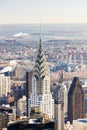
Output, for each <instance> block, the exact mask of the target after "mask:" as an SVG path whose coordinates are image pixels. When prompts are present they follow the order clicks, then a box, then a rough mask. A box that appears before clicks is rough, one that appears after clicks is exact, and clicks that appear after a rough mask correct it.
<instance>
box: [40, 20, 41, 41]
mask: <svg viewBox="0 0 87 130" xmlns="http://www.w3.org/2000/svg"><path fill="white" fill-rule="evenodd" d="M40 41H41V22H40Z"/></svg>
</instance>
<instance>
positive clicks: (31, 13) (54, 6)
mask: <svg viewBox="0 0 87 130" xmlns="http://www.w3.org/2000/svg"><path fill="white" fill-rule="evenodd" d="M86 5H87V1H86V0H77V1H75V0H66V1H64V0H61V1H59V0H38V1H37V2H36V1H35V0H32V1H30V0H14V1H13V0H0V16H1V20H0V24H18V23H19V24H23V23H40V22H42V23H87V17H86V16H87V14H86V12H87V9H86Z"/></svg>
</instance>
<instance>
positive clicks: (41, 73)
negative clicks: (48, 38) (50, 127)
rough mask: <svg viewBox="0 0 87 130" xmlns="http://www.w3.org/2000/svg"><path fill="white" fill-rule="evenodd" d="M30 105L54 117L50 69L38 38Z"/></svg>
mask: <svg viewBox="0 0 87 130" xmlns="http://www.w3.org/2000/svg"><path fill="white" fill-rule="evenodd" d="M30 98H31V107H35V106H38V107H39V109H40V111H41V112H42V113H45V114H48V115H49V117H50V118H52V117H54V99H53V98H52V94H51V92H50V69H49V67H48V66H47V63H46V58H45V55H44V51H43V48H42V42H41V39H40V43H39V50H38V55H37V58H36V61H35V66H34V69H33V75H32V93H31V97H30Z"/></svg>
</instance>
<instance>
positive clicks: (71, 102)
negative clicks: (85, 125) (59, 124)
mask: <svg viewBox="0 0 87 130" xmlns="http://www.w3.org/2000/svg"><path fill="white" fill-rule="evenodd" d="M82 118H84V93H83V89H82V84H81V82H80V81H79V79H78V77H74V79H73V82H72V84H71V87H70V89H69V92H68V120H69V121H71V122H72V121H73V120H77V119H82Z"/></svg>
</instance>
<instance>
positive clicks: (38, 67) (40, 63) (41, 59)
mask: <svg viewBox="0 0 87 130" xmlns="http://www.w3.org/2000/svg"><path fill="white" fill-rule="evenodd" d="M47 75H48V66H47V65H46V58H45V55H44V51H43V47H42V41H41V38H40V42H39V50H38V55H37V59H36V62H35V66H34V76H35V77H36V79H39V78H40V79H43V78H44V77H45V76H47Z"/></svg>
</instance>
